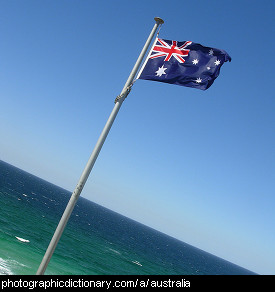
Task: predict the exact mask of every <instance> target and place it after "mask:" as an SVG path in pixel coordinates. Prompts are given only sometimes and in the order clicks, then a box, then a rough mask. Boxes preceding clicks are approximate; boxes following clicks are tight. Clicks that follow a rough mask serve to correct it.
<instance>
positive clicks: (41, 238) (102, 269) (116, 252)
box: [0, 160, 254, 275]
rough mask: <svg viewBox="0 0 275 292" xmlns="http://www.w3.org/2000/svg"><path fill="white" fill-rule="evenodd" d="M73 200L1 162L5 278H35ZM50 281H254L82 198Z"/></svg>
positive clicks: (1, 267) (0, 251) (0, 241)
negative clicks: (142, 277) (78, 278)
mask: <svg viewBox="0 0 275 292" xmlns="http://www.w3.org/2000/svg"><path fill="white" fill-rule="evenodd" d="M70 196H71V192H69V191H67V190H64V189H62V188H60V187H58V186H56V185H54V184H51V183H49V182H47V181H45V180H43V179H41V178H38V177H36V176H34V175H32V174H30V173H27V172H25V171H23V170H21V169H19V168H16V167H14V166H12V165H10V164H8V163H6V162H4V161H1V160H0V200H1V203H0V275H34V274H35V273H36V271H37V269H38V267H39V265H40V262H41V260H42V258H43V256H44V253H45V251H46V249H47V247H48V244H49V242H50V240H51V237H52V235H53V233H54V231H55V228H56V226H57V224H58V222H59V220H60V218H61V216H62V214H63V211H64V209H65V207H66V205H67V203H68V201H69V198H70ZM45 274H46V275H252V274H254V273H253V272H251V271H249V270H246V269H244V268H242V267H240V266H237V265H235V264H233V263H230V262H228V261H225V260H223V259H221V258H219V257H216V256H214V255H212V254H209V253H207V252H205V251H202V250H200V249H198V248H196V247H193V246H191V245H189V244H187V243H184V242H182V241H180V240H177V239H175V238H172V237H170V236H168V235H166V234H163V233H161V232H159V231H156V230H154V229H152V228H149V227H147V226H145V225H143V224H140V223H138V222H136V221H134V220H131V219H129V218H127V217H125V216H122V215H120V214H118V213H116V212H114V211H111V210H109V209H107V208H105V207H102V206H100V205H98V204H95V203H93V202H91V201H89V200H87V199H85V198H83V197H80V198H79V200H78V202H77V205H76V207H75V209H74V211H73V213H72V215H71V217H70V220H69V222H68V224H67V226H66V228H65V230H64V233H63V235H62V237H61V239H60V241H59V243H58V245H57V247H56V250H55V252H54V254H53V257H52V259H51V261H50V263H49V265H48V268H47V270H46V272H45Z"/></svg>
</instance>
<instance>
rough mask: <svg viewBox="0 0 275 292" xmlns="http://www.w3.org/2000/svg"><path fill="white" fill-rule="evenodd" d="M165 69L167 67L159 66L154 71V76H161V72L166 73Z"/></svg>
mask: <svg viewBox="0 0 275 292" xmlns="http://www.w3.org/2000/svg"><path fill="white" fill-rule="evenodd" d="M166 69H167V68H164V65H162V67H159V69H158V70H157V71H156V72H155V73H157V75H156V76H159V77H161V76H162V75H163V74H166V73H165V70H166Z"/></svg>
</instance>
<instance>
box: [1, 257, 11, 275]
mask: <svg viewBox="0 0 275 292" xmlns="http://www.w3.org/2000/svg"><path fill="white" fill-rule="evenodd" d="M12 274H13V273H12V271H11V267H10V261H9V260H4V259H2V258H0V275H12Z"/></svg>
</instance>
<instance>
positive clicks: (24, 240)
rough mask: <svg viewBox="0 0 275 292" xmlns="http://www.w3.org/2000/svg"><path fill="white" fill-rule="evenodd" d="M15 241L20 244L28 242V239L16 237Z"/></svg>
mask: <svg viewBox="0 0 275 292" xmlns="http://www.w3.org/2000/svg"><path fill="white" fill-rule="evenodd" d="M15 237H16V239H17V240H19V241H21V242H30V241H29V240H28V239H24V238H21V237H18V236H15Z"/></svg>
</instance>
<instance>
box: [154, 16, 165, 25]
mask: <svg viewBox="0 0 275 292" xmlns="http://www.w3.org/2000/svg"><path fill="white" fill-rule="evenodd" d="M154 19H155V21H156V23H157V24H163V23H164V20H163V19H161V18H160V17H155V18H154Z"/></svg>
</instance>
